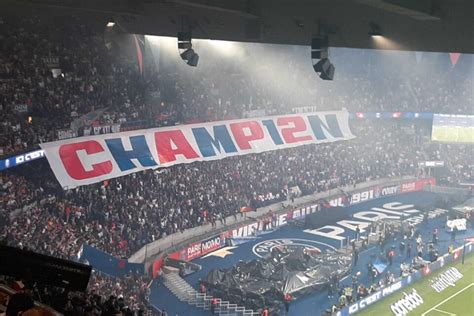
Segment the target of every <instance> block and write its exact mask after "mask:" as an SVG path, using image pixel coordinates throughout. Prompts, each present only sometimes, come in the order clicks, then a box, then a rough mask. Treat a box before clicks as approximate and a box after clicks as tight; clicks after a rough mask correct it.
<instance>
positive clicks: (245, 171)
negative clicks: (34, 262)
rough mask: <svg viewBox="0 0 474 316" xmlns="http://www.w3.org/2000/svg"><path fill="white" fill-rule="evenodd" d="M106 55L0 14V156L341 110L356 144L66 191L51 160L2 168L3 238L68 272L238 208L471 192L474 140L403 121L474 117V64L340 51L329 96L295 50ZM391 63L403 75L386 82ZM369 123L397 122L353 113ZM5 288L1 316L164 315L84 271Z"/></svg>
mask: <svg viewBox="0 0 474 316" xmlns="http://www.w3.org/2000/svg"><path fill="white" fill-rule="evenodd" d="M106 44H107V42H106V41H104V27H103V26H102V28H101V27H98V26H95V25H94V26H91V25H87V24H83V22H81V20H80V19H79V18H76V17H74V16H71V17H68V18H67V19H66V18H63V19H51V20H49V19H47V18H45V17H44V16H41V17H39V16H33V17H21V18H20V17H16V16H0V108H1V114H0V159H8V158H10V157H15V156H17V155H20V154H23V153H26V152H29V151H32V150H38V149H39V147H38V146H39V144H42V143H47V142H50V141H57V140H64V139H69V138H76V137H81V136H87V135H97V134H105V133H113V132H118V131H120V132H123V131H130V130H138V129H145V128H156V127H167V126H180V125H183V124H188V123H203V122H211V121H222V120H233V119H242V118H248V117H255V116H259V117H260V116H269V115H284V114H291V113H304V112H318V111H340V110H341V109H343V110H344V111H348V112H349V113H351V119H350V129H351V131H352V133H353V134H354V136H355V138H353V139H350V140H346V141H338V142H327V143H322V144H308V145H304V146H298V147H293V148H285V149H280V150H272V151H266V152H262V153H250V154H247V155H241V156H233V157H227V158H225V159H219V160H214V161H202V162H193V163H191V164H178V165H174V166H170V167H167V168H160V169H153V170H145V171H141V172H137V173H132V174H128V175H124V176H121V177H116V178H112V179H106V180H103V181H100V182H98V183H94V184H90V185H84V186H79V187H77V188H73V189H66V190H65V189H63V188H62V187H61V185H60V184H59V182H58V181H57V180H56V177H55V174H54V173H53V172H52V170H51V167H50V165H49V164H48V161H47V159H45V158H41V159H38V160H35V161H31V162H27V163H24V164H22V165H20V166H16V167H14V168H5V170H2V171H1V173H0V197H1V200H0V203H1V207H0V238H1V239H2V240H4V242H5V243H6V244H7V245H9V246H14V247H18V248H21V249H24V250H31V251H34V252H37V253H40V254H45V255H48V256H52V257H56V258H62V259H68V260H73V261H74V260H76V261H77V260H78V258H80V254H81V252H82V251H83V245H85V244H86V245H88V246H90V247H94V248H96V249H99V250H100V251H102V252H104V253H106V254H108V255H111V256H113V257H115V258H118V259H119V260H126V259H127V258H130V257H131V256H132V255H133V254H134V253H136V252H137V251H138V250H140V249H141V248H142V247H144V246H145V245H147V244H149V243H152V242H155V241H157V240H160V239H162V238H164V237H166V236H171V235H173V234H182V233H183V232H185V231H188V230H189V229H192V228H195V227H200V226H206V225H207V226H214V225H216V223H221V224H223V225H226V221H228V220H229V219H232V218H233V219H234V220H237V219H239V218H242V217H243V216H244V215H245V216H247V213H245V214H244V212H243V210H245V211H247V210H249V209H250V210H252V211H253V210H257V209H260V208H262V207H268V206H270V205H274V204H281V203H286V202H288V201H294V199H295V198H303V197H305V196H311V195H314V194H317V193H324V192H327V191H329V190H332V189H338V188H341V187H350V186H354V187H355V186H356V184H360V183H364V182H368V181H374V180H379V179H385V178H397V177H402V176H414V177H418V178H422V177H425V176H435V177H436V179H437V181H438V184H440V185H445V186H449V187H453V188H459V189H461V188H466V187H469V188H470V189H471V190H472V187H473V185H474V182H473V180H474V160H473V158H472V157H473V156H472V154H473V145H472V143H470V144H469V143H439V142H433V141H432V140H431V128H432V126H431V121H430V120H426V119H425V120H422V119H419V120H417V119H411V120H410V119H406V120H405V119H401V118H400V116H399V115H400V113H405V112H410V113H431V114H433V113H442V114H463V115H469V114H474V101H473V88H472V87H473V76H474V74H473V71H472V69H473V68H472V67H473V56H472V55H469V54H462V55H461V57H460V58H459V61H457V63H456V64H455V65H453V63H452V61H450V59H449V57H447V54H446V53H425V54H424V55H423V58H422V59H421V60H419V61H417V60H416V59H415V58H412V59H411V60H410V62H409V64H407V63H405V62H403V63H401V62H399V59H400V60H401V59H403V58H405V57H406V56H408V54H414V53H413V52H390V53H383V52H375V51H369V50H354V49H352V50H351V49H335V50H334V51H333V52H332V59H334V60H336V61H337V65H338V73H337V78H336V79H337V80H336V79H335V80H334V82H333V84H332V85H326V84H323V83H321V82H319V81H318V80H319V79H318V78H315V74H314V71H313V69H312V68H311V67H310V66H309V67H308V65H307V62H306V61H308V59H309V51H308V50H307V49H303V48H302V47H300V46H289V45H288V46H280V45H270V44H268V45H264V44H242V45H239V46H236V47H234V48H232V49H233V50H235V51H238V53H239V54H241V55H239V56H238V57H236V58H226V56H225V55H223V54H221V52H220V51H218V50H214V49H212V46H206V45H205V41H202V43H201V42H200V43H198V44H196V45H197V46H198V47H199V45H201V46H200V47H201V61H200V65H199V67H197V68H196V69H191V68H190V67H188V66H187V65H185V64H184V63H182V61H181V60H180V58H179V55H178V53H177V52H174V53H175V54H176V56H172V54H171V53H170V52H168V51H167V50H166V43H165V40H164V39H163V40H160V39H158V38H151V39H149V40H148V42H147V44H146V45H145V46H144V51H145V54H146V56H145V57H146V58H145V60H144V66H143V69H141V68H140V67H141V66H140V65H139V63H137V60H136V56H134V55H133V54H132V55H133V56H131V55H130V54H125V53H124V52H123V51H121V50H119V49H115V48H114V47H112V48H111V47H110V46H107V45H106ZM174 45H176V44H174ZM151 52H153V53H154V54H157V52H160V54H159V56H156V55H153V54H152V53H151ZM263 56H265V58H263ZM205 58H207V60H205ZM263 59H264V60H263ZM394 60H395V61H394ZM397 63H400V64H402V65H403V66H400V67H398V69H396V70H393V68H397ZM277 65H279V66H278V67H277ZM191 70H192V71H191ZM438 74H442V75H438ZM368 112H372V113H383V112H390V113H393V115H392V117H391V118H388V119H382V118H375V119H368V118H365V117H364V116H363V115H358V114H357V113H368ZM422 161H443V168H442V170H440V171H439V172H438V171H437V170H435V174H432V172H433V170H428V169H427V168H423V167H420V165H419V163H420V162H422ZM469 185H470V186H469ZM295 187H297V188H298V190H297V192H296V191H291V190H290V189H289V188H295ZM249 214H251V213H249ZM86 263H87V262H86ZM124 264H125V263H124ZM93 268H95V267H93ZM39 273H41V272H40V271H39ZM0 282H1V284H2V285H0V294H1V295H0V303H1V304H3V305H1V304H0V312H4V311H6V315H7V316H9V315H17V314H12V313H13V312H11V311H9V310H8V309H9V308H10V309H12V308H13V307H10V305H9V304H8V303H7V301H8V299H6V298H5V297H9V298H10V301H12V302H14V301H15V300H18V301H21V304H20V305H22V304H23V305H22V306H27V307H23V308H26V309H30V307H31V308H32V307H33V306H34V304H35V302H33V300H32V298H33V299H34V300H35V301H36V308H37V309H40V310H41V312H39V314H41V315H48V314H51V315H56V314H58V313H62V314H64V315H165V313H164V311H163V309H164V308H167V307H166V306H156V304H153V303H152V302H150V286H151V283H152V282H161V281H160V280H158V281H157V280H153V276H152V273H150V271H146V273H134V272H127V273H124V274H122V275H109V274H107V273H104V272H103V271H102V272H101V271H99V270H98V269H94V270H93V271H92V273H91V276H90V280H89V285H88V288H87V290H86V291H83V292H73V291H71V292H67V293H65V292H61V293H58V292H56V291H59V290H58V289H56V288H46V287H41V286H38V285H37V284H34V283H33V282H31V280H19V279H16V278H12V277H10V276H4V277H3V278H2V279H1V281H0ZM13 293H16V294H13ZM21 293H28V294H30V296H25V295H23V294H21ZM31 297H32V298H31ZM40 303H41V304H40ZM7 304H8V307H7ZM12 306H13V303H12ZM26 309H23V310H26ZM30 310H31V309H30ZM17 311H22V309H18V310H17ZM23 315H27V313H24V314H23ZM35 315H36V314H35ZM168 315H171V313H170V314H168ZM173 315H174V314H173ZM176 315H177V314H176ZM180 315H181V314H180ZM255 315H256V314H255ZM275 315H277V314H275Z"/></svg>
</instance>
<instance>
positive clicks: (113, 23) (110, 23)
mask: <svg viewBox="0 0 474 316" xmlns="http://www.w3.org/2000/svg"><path fill="white" fill-rule="evenodd" d="M114 25H115V22H112V21H110V22H108V23H107V27H114Z"/></svg>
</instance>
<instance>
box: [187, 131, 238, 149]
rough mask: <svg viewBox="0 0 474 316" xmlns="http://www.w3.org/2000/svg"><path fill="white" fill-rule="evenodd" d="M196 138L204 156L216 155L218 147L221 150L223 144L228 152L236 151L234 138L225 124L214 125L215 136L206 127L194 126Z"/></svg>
mask: <svg viewBox="0 0 474 316" xmlns="http://www.w3.org/2000/svg"><path fill="white" fill-rule="evenodd" d="M192 130H193V134H194V138H195V139H196V143H197V144H198V146H199V150H200V151H201V154H202V156H203V157H211V156H215V155H216V151H215V150H214V148H216V149H217V150H218V151H219V152H220V151H221V145H222V147H223V148H224V150H225V152H226V153H235V152H237V148H235V145H234V142H233V141H232V138H230V135H229V131H228V130H227V127H226V126H225V125H217V126H214V127H213V130H214V138H212V136H211V135H209V133H208V132H207V130H206V128H204V127H197V128H193V129H192Z"/></svg>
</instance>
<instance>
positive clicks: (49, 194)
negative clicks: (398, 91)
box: [2, 125, 421, 257]
mask: <svg viewBox="0 0 474 316" xmlns="http://www.w3.org/2000/svg"><path fill="white" fill-rule="evenodd" d="M355 130H356V133H357V134H358V137H357V138H356V139H353V140H351V141H348V142H339V143H333V144H323V145H308V146H304V147H300V148H292V149H285V150H281V151H272V152H267V153H263V154H257V155H247V156H242V157H231V158H227V159H224V160H220V161H215V162H212V163H207V162H204V163H194V164H191V165H178V166H173V167H171V168H166V169H160V170H156V171H145V172H142V173H136V174H132V175H129V176H125V177H121V178H117V179H112V180H109V181H105V182H103V183H100V184H96V185H90V186H83V187H79V188H76V189H73V190H67V191H63V190H62V189H61V188H60V187H59V185H58V184H57V182H56V180H55V179H54V176H53V175H52V173H51V171H48V166H47V165H46V164H45V162H44V161H43V162H35V163H31V166H32V167H31V168H35V169H36V171H37V174H39V175H41V176H38V177H36V178H35V177H33V176H32V177H29V176H28V174H31V172H29V171H28V170H29V167H28V166H27V165H25V166H24V167H22V168H17V170H15V171H14V172H15V174H16V175H19V174H20V176H17V177H16V179H17V180H16V182H18V184H19V189H16V186H17V185H16V183H11V182H12V177H13V176H12V175H10V173H9V172H7V173H4V174H2V184H3V186H4V199H3V203H4V209H5V211H12V210H15V209H18V208H21V207H23V206H25V205H32V202H37V203H36V204H34V205H32V206H31V207H30V208H29V209H28V210H27V211H26V212H23V213H21V214H20V215H19V216H16V217H15V218H14V219H12V220H11V221H10V223H9V224H8V225H6V226H4V227H3V230H7V231H6V233H8V237H9V239H10V240H11V241H12V242H13V243H15V244H23V245H25V244H29V245H30V246H31V247H34V248H35V249H37V250H38V251H42V252H45V253H48V254H54V255H57V254H58V253H57V252H59V253H60V254H61V255H62V256H65V257H72V256H74V255H75V254H76V253H77V250H78V247H80V245H81V244H82V243H83V242H85V241H87V242H88V243H89V244H90V245H93V246H96V247H98V248H100V249H103V250H105V251H107V252H108V253H111V254H113V255H117V256H124V257H128V256H130V255H131V254H132V253H133V252H134V251H136V250H137V249H138V248H140V247H141V246H143V245H144V244H146V243H148V242H151V241H154V240H156V239H158V238H161V237H163V236H166V235H169V234H172V233H175V232H179V231H183V230H185V229H188V228H191V227H195V226H197V225H202V224H206V223H209V222H213V221H217V220H223V218H225V217H227V216H230V215H235V214H237V213H238V212H239V210H240V209H241V207H245V206H250V207H252V208H254V207H260V206H264V205H267V204H270V203H276V202H280V201H283V200H286V199H288V189H289V188H292V187H295V186H297V187H298V188H299V190H300V191H301V193H302V194H303V195H307V194H312V193H314V192H321V191H326V190H328V189H331V188H335V187H340V186H343V185H348V184H353V183H358V182H363V181H367V180H371V179H377V178H382V177H393V176H400V175H407V174H415V171H416V169H417V162H418V161H419V159H421V157H420V155H421V153H419V152H417V150H416V146H415V143H414V141H413V139H414V138H413V137H410V136H407V135H406V134H405V132H404V131H403V130H402V129H395V130H393V129H392V128H390V127H386V126H385V127H384V126H382V125H380V126H378V127H376V126H373V125H366V126H359V127H358V128H355ZM381 131H383V132H381ZM42 169H44V172H43V171H42ZM38 171H39V172H40V173H38ZM22 173H23V174H25V176H21V174H22ZM26 177H28V182H27V181H26ZM22 184H23V187H22V186H21V185H22ZM20 197H24V198H23V199H19V198H20ZM11 200H15V201H16V203H11V202H10V201H11ZM40 200H41V202H39V201H40ZM46 231H47V232H48V234H47V236H48V239H49V240H45V239H44V237H43V236H44V235H45V232H46ZM4 233H5V231H4Z"/></svg>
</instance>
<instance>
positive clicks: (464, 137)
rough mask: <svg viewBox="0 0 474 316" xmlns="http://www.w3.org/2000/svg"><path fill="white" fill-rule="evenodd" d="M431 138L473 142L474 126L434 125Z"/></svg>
mask: <svg viewBox="0 0 474 316" xmlns="http://www.w3.org/2000/svg"><path fill="white" fill-rule="evenodd" d="M431 139H432V140H434V141H440V142H460V143H473V142H474V128H472V127H464V128H460V127H446V126H433V130H432V132H431Z"/></svg>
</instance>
